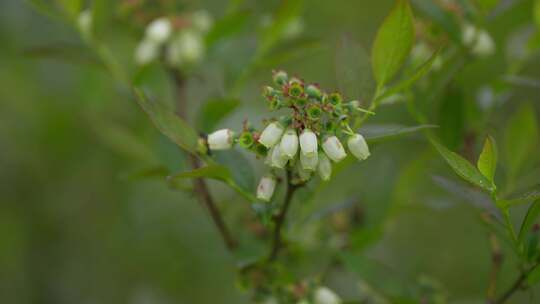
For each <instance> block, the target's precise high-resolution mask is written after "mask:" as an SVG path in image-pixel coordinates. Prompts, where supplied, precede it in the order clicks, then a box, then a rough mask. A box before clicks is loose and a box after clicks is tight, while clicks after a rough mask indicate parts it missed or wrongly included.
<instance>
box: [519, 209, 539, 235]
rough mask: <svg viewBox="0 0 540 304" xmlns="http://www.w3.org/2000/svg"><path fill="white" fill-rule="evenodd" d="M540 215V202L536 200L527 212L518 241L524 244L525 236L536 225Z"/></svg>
mask: <svg viewBox="0 0 540 304" xmlns="http://www.w3.org/2000/svg"><path fill="white" fill-rule="evenodd" d="M539 215H540V200H536V201H535V202H534V203H533V204H532V205H531V206H530V207H529V210H527V214H526V215H525V218H524V219H523V222H522V223H521V228H520V229H519V234H518V241H519V242H520V243H521V242H523V240H524V238H525V235H527V232H529V231H530V230H531V228H532V226H533V225H534V223H536V220H537V219H538V216H539Z"/></svg>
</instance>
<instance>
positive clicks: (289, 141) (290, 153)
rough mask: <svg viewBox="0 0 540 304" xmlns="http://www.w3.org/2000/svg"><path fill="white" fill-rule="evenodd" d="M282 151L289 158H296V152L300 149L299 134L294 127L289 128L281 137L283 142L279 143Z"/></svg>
mask: <svg viewBox="0 0 540 304" xmlns="http://www.w3.org/2000/svg"><path fill="white" fill-rule="evenodd" d="M279 148H280V150H281V153H282V154H283V155H284V156H285V157H287V158H288V159H292V158H294V156H295V155H296V152H297V151H298V135H297V134H296V131H295V130H293V129H288V130H287V131H285V134H283V137H281V142H280V144H279Z"/></svg>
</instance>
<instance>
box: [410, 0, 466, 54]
mask: <svg viewBox="0 0 540 304" xmlns="http://www.w3.org/2000/svg"><path fill="white" fill-rule="evenodd" d="M411 2H412V3H413V5H414V7H415V8H416V9H418V10H419V11H420V12H421V13H422V14H424V15H426V16H427V17H429V18H430V19H431V20H433V22H435V23H436V24H437V25H438V26H440V27H441V28H442V29H443V30H445V31H446V32H447V33H448V34H449V35H450V37H451V38H452V40H454V42H457V43H460V44H461V27H460V26H459V23H458V21H457V20H456V18H454V16H453V15H452V14H450V13H449V12H448V11H446V10H443V9H442V8H441V7H440V6H439V5H438V4H437V2H435V1H429V0H411Z"/></svg>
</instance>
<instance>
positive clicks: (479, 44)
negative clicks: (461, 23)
mask: <svg viewBox="0 0 540 304" xmlns="http://www.w3.org/2000/svg"><path fill="white" fill-rule="evenodd" d="M494 52H495V43H494V42H493V39H492V38H491V36H490V35H489V33H488V32H486V31H485V30H480V31H479V32H478V37H477V38H476V43H475V44H474V47H473V48H472V53H473V54H475V55H478V56H482V57H485V56H491V55H493V53H494Z"/></svg>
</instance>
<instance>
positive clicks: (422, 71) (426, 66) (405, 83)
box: [377, 50, 440, 100]
mask: <svg viewBox="0 0 540 304" xmlns="http://www.w3.org/2000/svg"><path fill="white" fill-rule="evenodd" d="M439 51H440V50H438V51H436V52H435V53H433V55H431V57H430V58H429V59H428V60H427V61H426V62H424V63H423V64H422V65H421V66H419V67H418V68H417V69H416V70H415V71H414V73H413V74H412V75H411V77H409V78H406V79H404V80H401V81H400V82H399V83H398V84H396V85H395V86H393V87H391V88H390V89H388V90H386V91H385V92H384V93H383V94H381V95H380V96H379V97H377V100H382V99H384V98H386V97H389V96H391V95H394V94H397V93H399V92H401V91H404V90H406V89H408V88H409V87H410V86H412V85H413V84H414V83H415V82H417V81H418V80H419V79H420V78H422V77H424V75H426V74H427V72H429V70H430V69H431V66H432V65H433V62H434V61H435V59H437V56H438V55H439Z"/></svg>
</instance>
